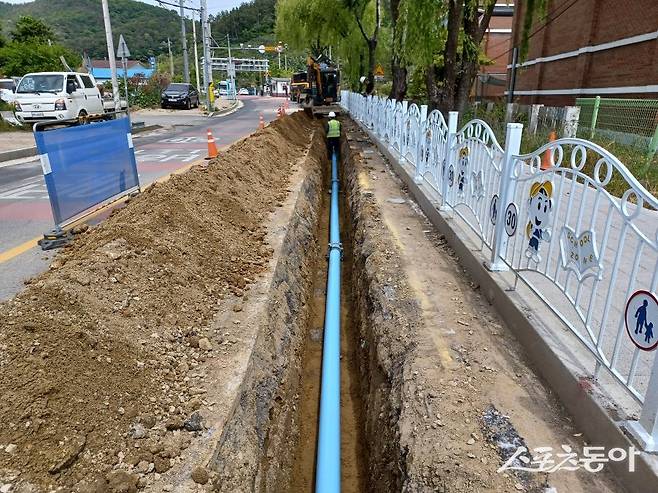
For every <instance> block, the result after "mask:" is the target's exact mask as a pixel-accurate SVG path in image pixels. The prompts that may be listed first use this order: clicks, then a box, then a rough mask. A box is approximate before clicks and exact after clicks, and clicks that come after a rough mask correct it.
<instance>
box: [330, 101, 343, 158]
mask: <svg viewBox="0 0 658 493" xmlns="http://www.w3.org/2000/svg"><path fill="white" fill-rule="evenodd" d="M327 148H328V149H329V158H331V155H332V153H333V152H334V151H335V152H336V157H338V155H339V151H340V122H339V121H338V120H336V113H334V112H333V111H332V112H330V113H329V121H328V122H327Z"/></svg>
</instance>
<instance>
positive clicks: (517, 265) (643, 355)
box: [341, 92, 658, 451]
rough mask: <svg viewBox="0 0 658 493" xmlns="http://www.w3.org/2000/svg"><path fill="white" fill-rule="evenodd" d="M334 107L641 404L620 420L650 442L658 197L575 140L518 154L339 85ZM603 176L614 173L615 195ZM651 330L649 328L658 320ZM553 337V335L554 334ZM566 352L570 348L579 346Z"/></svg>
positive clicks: (512, 132)
mask: <svg viewBox="0 0 658 493" xmlns="http://www.w3.org/2000/svg"><path fill="white" fill-rule="evenodd" d="M341 104H342V105H343V106H344V107H345V108H346V109H347V110H348V111H349V112H350V114H351V115H352V116H353V117H354V118H355V119H356V120H358V121H360V122H361V123H362V124H363V125H364V126H365V127H367V128H368V129H369V130H370V131H371V132H372V134H373V135H374V136H375V138H376V139H378V140H379V141H380V143H382V144H385V145H387V146H388V148H389V150H391V151H392V152H393V154H397V155H398V156H399V159H400V160H401V161H402V162H403V163H407V164H408V165H409V166H410V167H411V168H412V172H413V173H414V179H415V181H416V182H417V183H419V184H423V185H426V186H425V187H424V190H426V194H427V196H428V198H429V199H430V200H432V201H433V202H434V203H436V204H437V206H439V209H440V210H441V211H443V213H445V214H447V215H449V216H451V217H453V219H454V220H457V221H460V222H461V223H462V224H464V225H466V226H467V227H468V229H470V230H471V231H472V233H473V234H474V235H475V237H476V238H477V239H478V240H479V241H480V243H481V248H482V250H483V253H484V254H485V255H487V256H489V258H490V260H489V262H488V263H487V267H488V268H489V269H490V270H491V271H511V272H512V273H513V275H514V276H515V281H514V288H516V287H517V285H518V282H519V281H521V282H522V283H524V284H525V285H526V286H527V287H528V288H529V289H530V290H531V292H532V293H533V294H534V295H535V296H536V297H537V299H538V300H540V301H541V302H542V303H543V304H544V305H545V306H546V307H548V308H549V309H550V310H551V311H552V312H553V313H554V314H555V315H556V316H557V317H559V319H560V320H561V321H562V322H563V323H564V325H565V326H566V327H568V329H569V330H570V331H571V332H572V333H573V334H574V335H575V336H576V337H577V339H578V340H579V341H580V343H581V344H582V347H583V348H585V349H586V351H584V352H581V353H584V354H589V355H590V356H591V358H590V359H589V361H588V360H587V358H585V357H582V358H581V359H580V360H579V363H580V365H581V366H582V367H585V368H587V367H590V365H592V363H591V361H594V364H593V367H590V369H591V374H590V376H591V377H592V378H594V379H597V378H601V377H602V375H601V371H602V370H606V373H607V375H609V376H611V377H612V379H613V380H614V381H615V382H616V383H617V384H619V385H620V386H621V388H623V389H624V390H625V392H626V393H627V395H629V396H630V397H632V398H633V399H634V400H635V401H636V402H638V403H639V404H640V406H641V416H640V419H639V420H638V421H629V422H627V423H626V426H627V428H628V429H629V430H630V431H631V433H633V435H635V437H636V438H637V439H638V440H639V441H640V443H641V444H642V446H643V447H644V448H645V449H646V450H647V451H656V450H658V358H656V352H655V349H656V347H658V330H655V331H654V329H653V325H654V324H655V325H657V326H658V300H656V291H657V288H658V199H656V197H654V196H653V195H651V194H650V193H649V192H648V191H647V190H646V189H645V188H644V187H643V186H642V185H641V184H640V183H639V182H638V180H637V179H635V177H634V176H633V175H632V174H631V173H630V171H629V170H628V169H627V168H626V166H624V164H623V163H621V162H620V161H619V159H617V158H616V157H615V156H614V155H612V154H610V153H609V152H608V151H606V150H605V149H603V148H602V147H600V146H598V145H597V144H595V143H593V142H590V141H587V140H583V139H575V138H566V139H559V140H556V141H553V142H548V143H546V144H545V145H543V146H541V147H540V148H538V149H537V150H535V151H534V152H532V153H530V154H524V155H522V154H520V145H521V135H522V129H523V126H522V125H521V124H518V123H510V124H508V125H507V133H506V139H505V147H504V148H503V147H502V146H501V145H500V144H499V143H498V142H497V140H496V137H495V136H494V134H493V132H492V130H491V128H489V127H488V125H487V124H486V123H485V122H483V121H481V120H472V121H469V122H468V123H466V124H465V125H464V126H463V127H462V128H461V129H460V130H457V121H458V116H459V115H458V114H457V113H456V112H451V113H450V114H449V118H448V122H447V123H446V121H445V120H444V118H443V116H442V115H441V114H440V113H439V112H437V111H433V112H431V113H430V114H429V115H428V116H426V117H424V116H423V115H427V109H426V108H423V107H421V108H418V107H417V106H416V105H407V104H406V102H405V103H400V102H397V103H394V102H392V101H387V100H383V99H382V98H378V97H365V96H362V95H359V94H354V93H349V92H344V93H343V95H342V99H341ZM611 180H617V181H619V180H623V181H624V182H625V184H626V186H627V191H626V192H625V193H624V194H623V195H622V197H616V196H614V195H613V194H611V193H610V192H609V191H608V190H607V189H606V186H607V185H608V184H610V182H611ZM656 329H658V327H656ZM556 336H557V334H556ZM574 355H575V356H576V357H579V356H578V354H575V353H574Z"/></svg>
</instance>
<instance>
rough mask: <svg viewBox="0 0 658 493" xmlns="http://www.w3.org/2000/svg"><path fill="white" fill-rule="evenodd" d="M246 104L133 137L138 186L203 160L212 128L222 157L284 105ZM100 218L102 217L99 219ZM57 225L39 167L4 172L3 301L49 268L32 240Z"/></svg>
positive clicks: (0, 171)
mask: <svg viewBox="0 0 658 493" xmlns="http://www.w3.org/2000/svg"><path fill="white" fill-rule="evenodd" d="M243 103H244V106H243V107H242V108H241V109H239V110H238V111H236V112H234V113H232V114H230V115H226V116H223V117H215V118H210V119H208V118H205V117H199V116H192V115H190V117H189V118H188V119H186V118H184V117H183V118H181V117H178V116H172V117H171V118H167V117H166V116H165V117H164V118H167V120H166V121H165V120H163V122H162V123H170V124H173V125H174V126H173V127H170V128H166V129H165V128H163V129H160V130H155V131H153V132H148V133H144V134H137V135H135V136H134V145H135V155H136V158H137V170H138V173H139V178H140V184H141V185H142V186H145V185H148V184H149V183H152V182H153V181H155V180H157V179H159V178H161V177H164V176H166V175H169V174H171V173H172V172H175V171H176V170H179V169H181V168H184V167H186V166H189V165H190V164H192V163H194V162H196V161H199V160H201V159H203V158H204V157H205V156H206V153H207V137H206V132H207V129H211V131H212V133H213V136H214V137H215V140H216V142H217V145H218V147H219V150H220V152H221V150H222V148H224V147H226V146H228V145H230V144H232V143H233V142H235V141H236V140H239V139H240V138H242V137H245V136H247V135H249V134H250V133H252V132H253V131H255V130H256V129H257V128H258V116H259V114H260V113H262V114H263V117H264V119H265V121H270V120H273V119H274V118H276V110H277V108H278V106H279V105H280V104H281V103H282V100H281V99H278V98H258V97H251V98H244V99H243ZM136 119H140V118H139V117H138V118H136ZM144 119H148V117H147V118H144ZM147 123H152V122H150V121H148V122H147ZM101 219H102V216H99V218H97V219H96V220H97V221H98V220H101ZM53 226H54V223H53V217H52V213H51V209H50V202H49V200H48V192H47V190H46V186H45V183H44V180H43V175H42V170H41V164H40V162H39V161H38V160H26V161H25V162H22V163H21V164H15V165H11V166H5V167H0V300H5V299H8V298H10V297H11V296H13V295H14V294H15V293H16V292H18V291H19V290H20V289H21V287H22V286H23V283H24V281H25V280H26V279H28V278H30V277H32V276H34V275H35V274H37V273H39V272H42V271H43V270H45V269H46V268H47V266H48V264H49V261H50V259H51V258H52V256H53V255H54V252H52V251H51V252H43V251H41V249H40V248H39V247H35V246H34V241H35V240H36V239H37V238H40V237H41V236H42V235H43V233H44V232H47V231H49V230H51V229H52V228H53Z"/></svg>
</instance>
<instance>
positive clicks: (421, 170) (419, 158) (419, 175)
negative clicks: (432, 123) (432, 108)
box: [414, 106, 427, 185]
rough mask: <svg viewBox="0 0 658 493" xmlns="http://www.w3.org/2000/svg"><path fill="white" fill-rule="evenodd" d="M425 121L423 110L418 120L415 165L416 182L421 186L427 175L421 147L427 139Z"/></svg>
mask: <svg viewBox="0 0 658 493" xmlns="http://www.w3.org/2000/svg"><path fill="white" fill-rule="evenodd" d="M425 108H427V106H425ZM426 116H427V115H426ZM425 121H426V118H425V119H423V113H422V109H421V114H420V118H419V119H418V123H417V125H416V149H414V164H415V165H416V167H415V170H414V182H415V183H417V184H419V185H420V184H421V183H422V182H423V175H424V174H425V159H424V156H423V155H422V154H423V153H422V145H421V139H425V137H426V135H425V128H426V127H425Z"/></svg>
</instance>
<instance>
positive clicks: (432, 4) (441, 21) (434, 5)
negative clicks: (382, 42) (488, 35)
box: [403, 0, 496, 112]
mask: <svg viewBox="0 0 658 493" xmlns="http://www.w3.org/2000/svg"><path fill="white" fill-rule="evenodd" d="M495 4H496V1H495V0H404V8H405V26H404V29H405V33H404V36H405V38H404V48H403V51H404V53H405V56H406V57H408V59H409V60H410V61H411V62H412V63H416V64H419V65H421V66H423V67H425V74H426V89H427V97H428V102H429V104H430V106H431V107H432V108H438V109H440V110H441V111H443V112H448V111H451V110H457V111H462V110H463V109H464V107H465V105H466V103H467V102H468V97H469V94H470V90H471V87H472V86H473V82H474V80H475V77H476V75H477V71H478V67H479V66H480V53H481V44H482V39H483V38H484V34H485V32H486V30H487V28H488V27H489V21H490V20H491V16H492V15H493V10H494V7H495Z"/></svg>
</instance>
